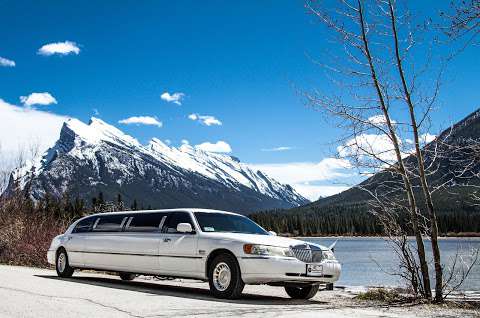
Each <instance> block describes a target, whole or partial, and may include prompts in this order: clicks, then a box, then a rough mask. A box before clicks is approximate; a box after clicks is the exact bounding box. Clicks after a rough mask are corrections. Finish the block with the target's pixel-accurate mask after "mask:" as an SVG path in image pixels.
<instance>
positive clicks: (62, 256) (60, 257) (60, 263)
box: [57, 253, 67, 273]
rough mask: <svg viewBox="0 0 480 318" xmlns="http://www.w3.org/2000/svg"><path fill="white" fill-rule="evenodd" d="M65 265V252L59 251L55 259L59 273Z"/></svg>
mask: <svg viewBox="0 0 480 318" xmlns="http://www.w3.org/2000/svg"><path fill="white" fill-rule="evenodd" d="M66 265H67V256H66V255H65V253H60V255H58V260H57V268H58V271H59V272H60V273H63V271H64V270H65V267H66Z"/></svg>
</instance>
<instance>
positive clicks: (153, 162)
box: [7, 118, 308, 212]
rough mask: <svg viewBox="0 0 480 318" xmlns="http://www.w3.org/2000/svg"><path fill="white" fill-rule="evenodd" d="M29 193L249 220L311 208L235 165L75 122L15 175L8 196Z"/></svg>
mask: <svg viewBox="0 0 480 318" xmlns="http://www.w3.org/2000/svg"><path fill="white" fill-rule="evenodd" d="M26 186H28V189H29V191H30V193H31V195H32V197H33V198H35V199H39V198H41V197H44V196H45V195H46V194H47V193H48V194H49V195H53V196H56V197H60V196H62V195H64V193H68V194H69V195H70V197H79V198H83V199H85V200H87V202H90V201H89V200H91V198H93V197H95V196H97V195H98V193H99V192H102V193H103V195H104V197H105V199H107V200H114V198H116V196H117V195H118V194H121V195H122V197H123V200H124V201H125V203H126V204H131V202H133V201H134V200H136V201H137V202H138V203H139V204H141V205H143V206H144V207H148V206H150V207H152V208H173V207H186V206H194V207H204V208H218V209H228V210H233V211H239V212H249V211H254V210H260V209H267V208H280V207H294V206H298V205H301V204H305V203H307V202H308V200H306V199H305V198H304V197H302V196H301V195H300V194H298V193H297V192H296V191H295V190H294V189H293V188H292V187H290V186H289V185H283V184H280V183H278V182H277V181H275V180H274V179H272V178H270V177H268V176H267V175H265V174H264V173H262V172H260V171H253V170H252V169H250V168H249V167H248V166H247V165H245V164H243V163H241V162H240V161H239V160H238V159H237V158H235V157H232V156H228V155H223V154H216V153H210V152H205V151H202V150H200V149H196V148H193V147H191V146H189V145H182V146H181V147H179V148H176V147H170V146H168V145H166V144H165V143H163V142H162V141H160V140H159V139H156V138H154V139H152V140H151V141H150V143H149V144H148V145H142V144H141V143H140V142H139V141H138V140H136V139H135V138H133V137H131V136H129V135H126V134H124V133H123V132H122V131H120V130H119V129H117V128H115V127H113V126H111V125H109V124H107V123H105V122H104V121H102V120H100V119H98V118H92V119H91V120H90V123H89V124H88V125H86V124H84V123H83V122H81V121H79V120H76V119H70V120H68V121H67V122H65V124H64V125H63V127H62V129H61V132H60V138H59V139H58V140H57V142H56V143H55V145H54V146H53V147H52V148H50V149H49V150H48V151H47V152H46V153H45V154H43V155H42V156H41V157H39V158H36V159H34V160H33V161H32V162H29V163H28V164H27V165H25V166H24V167H22V168H20V169H18V170H17V171H15V172H14V174H13V175H12V177H11V180H10V184H9V186H8V188H7V193H8V191H12V189H13V188H14V187H21V188H22V189H24V188H25V187H26Z"/></svg>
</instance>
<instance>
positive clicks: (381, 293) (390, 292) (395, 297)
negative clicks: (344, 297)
mask: <svg viewBox="0 0 480 318" xmlns="http://www.w3.org/2000/svg"><path fill="white" fill-rule="evenodd" d="M356 299H358V300H364V301H377V302H384V303H396V302H404V301H405V300H407V297H405V295H403V294H401V293H400V292H399V291H398V290H396V289H389V288H370V289H368V290H367V291H366V292H364V293H360V294H358V296H357V297H356Z"/></svg>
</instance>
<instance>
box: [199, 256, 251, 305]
mask: <svg viewBox="0 0 480 318" xmlns="http://www.w3.org/2000/svg"><path fill="white" fill-rule="evenodd" d="M208 273H209V275H208V276H209V277H208V278H209V280H208V282H209V285H210V291H211V292H212V294H213V295H214V296H215V297H218V298H228V299H234V298H238V297H240V295H241V294H242V291H243V287H245V284H244V282H243V280H242V277H241V275H240V267H239V266H238V263H237V260H236V259H235V257H234V256H233V255H230V254H221V255H218V256H217V257H215V258H214V259H213V261H212V263H211V264H210V268H209V272H208Z"/></svg>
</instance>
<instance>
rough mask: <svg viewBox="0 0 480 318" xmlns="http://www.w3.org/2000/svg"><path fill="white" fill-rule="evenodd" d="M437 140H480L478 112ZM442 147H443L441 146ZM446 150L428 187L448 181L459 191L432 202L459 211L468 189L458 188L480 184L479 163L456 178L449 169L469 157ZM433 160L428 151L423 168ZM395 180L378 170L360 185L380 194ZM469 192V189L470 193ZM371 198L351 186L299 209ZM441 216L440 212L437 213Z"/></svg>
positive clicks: (452, 142) (413, 160) (457, 142)
mask: <svg viewBox="0 0 480 318" xmlns="http://www.w3.org/2000/svg"><path fill="white" fill-rule="evenodd" d="M437 138H438V139H439V140H443V142H444V143H445V144H450V145H462V144H465V143H467V142H469V140H477V141H480V110H476V111H475V112H473V113H471V114H470V115H468V116H467V117H465V118H464V119H462V120H461V121H459V122H457V123H456V124H454V125H452V126H451V127H450V128H448V129H445V130H444V131H443V132H442V133H441V134H440V135H439V136H438V137H437ZM433 147H435V142H431V143H429V144H427V145H426V146H425V149H426V150H429V149H432V148H433ZM440 147H442V146H440ZM442 150H443V151H445V155H444V156H442V157H441V158H435V160H436V161H435V162H436V165H438V169H437V171H435V172H434V173H432V174H431V175H430V176H428V181H429V184H430V185H440V184H443V183H445V182H447V186H448V187H452V188H453V187H455V188H457V189H459V191H457V192H455V193H449V192H448V191H439V192H437V193H435V194H434V199H435V200H436V201H437V202H439V203H441V205H442V206H445V207H447V209H448V210H451V209H455V208H462V206H463V207H464V206H465V205H469V204H471V202H470V203H469V201H471V200H469V199H468V198H467V197H468V189H460V188H461V187H462V186H463V185H465V184H466V182H468V184H469V185H480V179H479V178H478V177H475V176H476V175H478V174H479V173H480V164H479V163H480V161H479V163H476V164H473V165H472V166H471V167H469V170H468V171H467V172H466V174H465V176H468V178H458V177H457V176H456V175H454V174H453V173H452V170H454V169H458V168H459V166H458V165H461V164H462V160H464V159H466V156H470V155H471V154H467V153H461V154H459V153H455V151H454V150H452V151H450V150H448V149H442ZM432 160H433V158H429V155H428V152H426V154H425V161H426V163H427V164H426V166H428V164H429V163H430V162H431V161H432ZM405 161H406V162H407V163H409V164H411V165H413V166H416V158H415V157H414V156H410V157H407V158H406V159H405ZM394 178H395V177H393V175H392V174H391V173H389V172H388V171H380V172H378V173H376V174H375V175H373V176H372V177H370V178H368V179H366V180H365V181H363V182H362V183H360V186H362V187H364V188H367V189H369V190H371V191H381V184H382V183H385V182H388V181H393V180H394ZM414 185H417V186H418V180H414ZM470 191H472V190H470ZM369 198H370V196H369V194H368V193H367V192H365V191H364V190H362V189H360V188H359V187H352V188H350V189H348V190H346V191H343V192H341V193H338V194H335V195H332V196H329V197H325V198H320V199H319V200H317V201H315V202H311V203H309V204H307V205H306V206H303V207H299V208H298V209H304V208H314V209H321V208H323V207H325V208H326V207H332V206H340V205H356V206H360V205H359V204H361V203H362V202H365V201H367V200H368V199H369ZM292 211H296V208H293V209H292ZM439 212H440V213H441V212H442V211H439Z"/></svg>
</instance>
